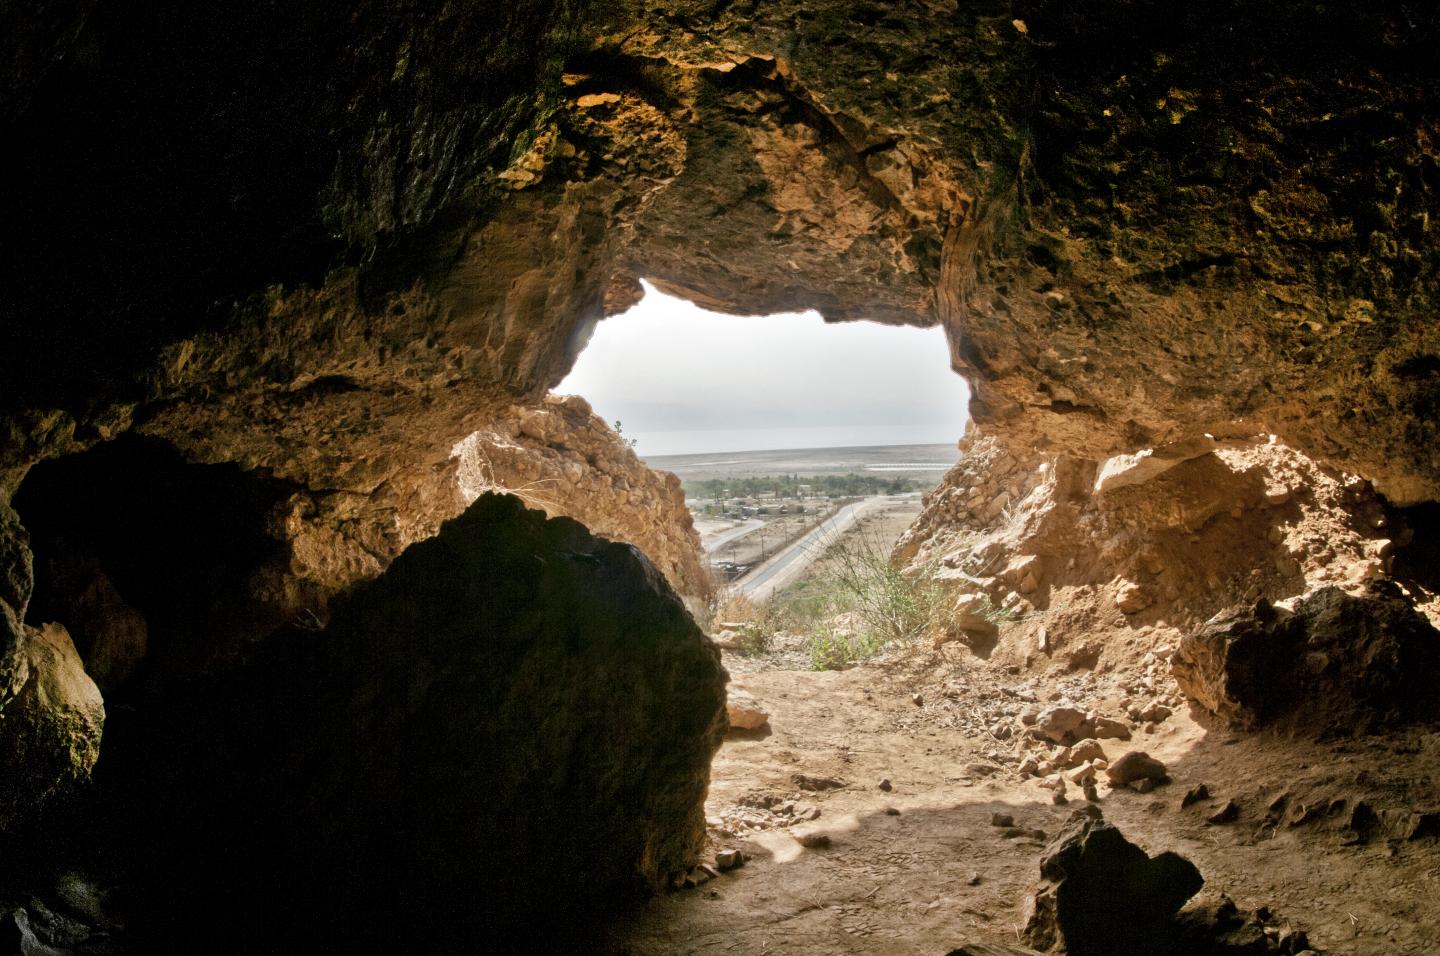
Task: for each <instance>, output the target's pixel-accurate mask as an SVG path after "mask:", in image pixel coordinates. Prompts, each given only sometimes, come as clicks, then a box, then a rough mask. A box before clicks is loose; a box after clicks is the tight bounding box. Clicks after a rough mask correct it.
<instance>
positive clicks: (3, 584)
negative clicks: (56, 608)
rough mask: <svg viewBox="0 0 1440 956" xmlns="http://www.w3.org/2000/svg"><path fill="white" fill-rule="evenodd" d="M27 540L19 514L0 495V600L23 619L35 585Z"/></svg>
mask: <svg viewBox="0 0 1440 956" xmlns="http://www.w3.org/2000/svg"><path fill="white" fill-rule="evenodd" d="M29 545H30V540H29V536H28V535H27V534H26V533H25V528H24V526H22V525H21V524H20V516H19V515H17V514H16V513H15V511H14V510H13V509H12V508H11V507H10V505H9V504H8V503H7V502H6V501H5V499H4V497H3V496H0V601H3V602H4V603H6V604H8V605H10V608H11V610H13V611H14V612H15V614H16V615H17V616H18V617H20V618H21V619H23V618H24V617H25V608H26V606H27V605H28V604H29V601H30V592H31V590H32V589H33V588H34V586H35V571H34V567H33V558H32V556H31V554H30V547H29Z"/></svg>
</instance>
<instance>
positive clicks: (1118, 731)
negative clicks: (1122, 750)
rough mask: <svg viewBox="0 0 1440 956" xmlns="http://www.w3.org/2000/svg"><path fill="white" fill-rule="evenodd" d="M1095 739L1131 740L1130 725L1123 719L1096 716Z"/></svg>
mask: <svg viewBox="0 0 1440 956" xmlns="http://www.w3.org/2000/svg"><path fill="white" fill-rule="evenodd" d="M1095 739H1096V740H1129V739H1130V725H1129V724H1127V723H1125V722H1124V721H1123V720H1115V719H1113V718H1111V717H1096V718H1095Z"/></svg>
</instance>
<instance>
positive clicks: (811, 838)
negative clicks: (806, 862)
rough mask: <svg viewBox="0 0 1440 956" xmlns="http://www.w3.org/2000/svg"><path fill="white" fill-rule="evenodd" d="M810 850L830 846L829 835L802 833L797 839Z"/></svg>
mask: <svg viewBox="0 0 1440 956" xmlns="http://www.w3.org/2000/svg"><path fill="white" fill-rule="evenodd" d="M795 839H796V840H798V841H799V842H800V845H801V846H803V847H805V848H806V849H808V850H819V849H823V848H824V847H827V846H829V845H830V834H828V833H801V834H798V835H797V836H796V837H795Z"/></svg>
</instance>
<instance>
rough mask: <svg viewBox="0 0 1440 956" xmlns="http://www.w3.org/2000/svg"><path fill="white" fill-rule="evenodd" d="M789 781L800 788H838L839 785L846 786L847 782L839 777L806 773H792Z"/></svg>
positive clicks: (818, 789)
mask: <svg viewBox="0 0 1440 956" xmlns="http://www.w3.org/2000/svg"><path fill="white" fill-rule="evenodd" d="M790 782H791V783H793V784H795V786H797V787H799V788H800V789H801V790H812V791H820V790H839V789H840V788H841V787H848V786H849V784H848V783H846V782H845V781H844V780H841V779H840V778H839V777H820V776H811V775H810V774H806V773H792V774H791V775H790Z"/></svg>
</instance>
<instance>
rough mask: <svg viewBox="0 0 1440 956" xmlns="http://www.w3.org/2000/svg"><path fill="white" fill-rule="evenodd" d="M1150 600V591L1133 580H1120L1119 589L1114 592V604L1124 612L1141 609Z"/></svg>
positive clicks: (1147, 604) (1135, 611)
mask: <svg viewBox="0 0 1440 956" xmlns="http://www.w3.org/2000/svg"><path fill="white" fill-rule="evenodd" d="M1150 602H1151V598H1150V592H1149V591H1147V590H1146V589H1145V587H1144V585H1141V584H1137V583H1135V582H1134V581H1125V582H1122V583H1121V585H1120V589H1119V590H1118V591H1116V592H1115V606H1116V607H1118V608H1119V609H1120V610H1122V611H1124V612H1125V613H1126V614H1135V613H1137V612H1139V611H1143V610H1145V609H1146V608H1147V607H1149V606H1150Z"/></svg>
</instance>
